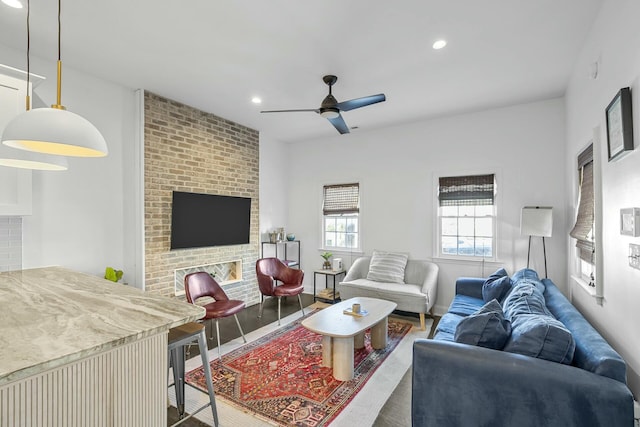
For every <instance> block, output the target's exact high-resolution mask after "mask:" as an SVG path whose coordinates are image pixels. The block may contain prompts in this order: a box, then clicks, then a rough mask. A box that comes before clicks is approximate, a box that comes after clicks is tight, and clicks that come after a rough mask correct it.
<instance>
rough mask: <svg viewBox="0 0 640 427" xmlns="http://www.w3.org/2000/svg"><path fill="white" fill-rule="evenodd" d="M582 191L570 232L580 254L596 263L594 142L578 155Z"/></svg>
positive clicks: (583, 259)
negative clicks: (594, 235)
mask: <svg viewBox="0 0 640 427" xmlns="http://www.w3.org/2000/svg"><path fill="white" fill-rule="evenodd" d="M578 174H579V180H578V182H579V184H580V192H579V196H578V200H579V202H578V214H577V215H576V224H575V225H574V226H573V229H572V230H571V232H570V233H569V234H570V235H571V237H573V238H574V239H576V247H577V248H578V256H579V257H580V259H581V260H582V261H584V262H586V263H588V264H591V265H594V264H595V241H594V238H593V234H594V233H593V232H594V210H595V201H594V189H593V144H591V145H589V146H588V147H587V148H586V149H585V150H584V151H582V152H581V153H580V154H579V155H578Z"/></svg>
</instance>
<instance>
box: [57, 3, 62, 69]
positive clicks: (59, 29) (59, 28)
mask: <svg viewBox="0 0 640 427" xmlns="http://www.w3.org/2000/svg"><path fill="white" fill-rule="evenodd" d="M61 8H62V0H58V61H60V56H61V55H60V51H61V50H62V48H61V43H60V33H61V28H62V24H61V23H60V9H61Z"/></svg>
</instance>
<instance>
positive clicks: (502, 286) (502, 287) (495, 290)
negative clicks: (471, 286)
mask: <svg viewBox="0 0 640 427" xmlns="http://www.w3.org/2000/svg"><path fill="white" fill-rule="evenodd" d="M510 290H511V277H509V276H507V274H506V272H505V275H504V276H501V277H492V276H489V277H488V278H487V280H485V282H484V284H483V285H482V299H483V300H484V301H485V302H489V301H491V300H493V299H495V300H498V302H499V303H500V302H502V301H503V300H504V299H505V297H506V296H507V294H508V293H509V291H510Z"/></svg>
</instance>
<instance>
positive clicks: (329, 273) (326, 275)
mask: <svg viewBox="0 0 640 427" xmlns="http://www.w3.org/2000/svg"><path fill="white" fill-rule="evenodd" d="M318 274H321V275H323V276H324V287H325V289H328V285H329V276H331V277H333V295H332V298H324V297H322V296H317V295H316V276H317V275H318ZM340 275H342V276H343V277H342V278H343V279H344V276H346V275H347V271H346V270H314V271H313V301H316V300H317V299H321V300H325V301H329V302H330V303H331V304H334V303H336V302H337V301H340V298H339V297H338V298H336V281H337V279H336V277H337V276H340Z"/></svg>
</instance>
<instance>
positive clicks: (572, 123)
mask: <svg viewBox="0 0 640 427" xmlns="http://www.w3.org/2000/svg"><path fill="white" fill-rule="evenodd" d="M638 16H640V3H639V2H637V1H633V0H615V1H614V0H605V1H604V3H603V6H602V9H601V11H600V14H599V16H598V18H597V20H596V22H595V24H594V26H593V28H592V30H591V32H590V34H589V36H588V39H587V40H586V42H585V45H584V47H583V51H582V53H581V55H580V58H579V60H578V61H577V63H576V66H575V69H574V72H573V75H572V77H571V80H570V84H569V87H568V90H567V94H566V105H567V141H568V142H567V153H568V155H567V160H566V165H565V168H566V170H567V177H568V179H567V194H568V196H567V199H568V200H569V201H574V200H575V197H576V196H575V194H576V188H577V185H578V184H577V182H576V181H577V172H576V156H577V154H578V152H579V151H580V150H581V149H582V148H583V147H584V146H586V145H587V143H588V142H589V140H590V139H591V137H592V133H593V129H594V128H597V127H599V137H600V140H601V141H602V144H601V147H600V148H601V150H600V152H599V153H594V156H596V155H599V156H600V159H601V162H600V164H601V165H602V169H601V172H602V190H603V191H602V192H603V194H602V202H603V212H602V214H603V216H602V218H603V241H602V245H603V246H602V248H603V264H604V266H603V267H604V268H603V270H604V271H603V292H604V301H603V304H602V306H600V305H598V304H597V303H596V300H595V299H594V298H593V297H591V296H590V295H588V294H587V293H586V292H585V291H584V290H583V289H582V288H581V287H579V286H578V285H575V284H574V285H573V289H572V290H571V291H572V292H571V293H572V299H573V303H574V304H575V305H576V306H577V307H578V309H579V310H580V311H581V312H582V313H583V314H584V315H585V317H587V319H589V321H590V322H591V323H592V324H593V325H594V326H595V327H596V328H597V329H598V330H599V331H600V333H601V334H602V335H604V337H605V338H606V339H607V340H608V341H609V342H610V343H611V344H612V345H613V346H614V347H615V349H616V350H617V351H618V352H619V353H620V354H621V355H622V357H624V359H625V360H626V362H627V367H628V370H627V377H628V382H629V385H630V388H631V389H632V391H633V393H634V395H635V397H636V399H638V398H640V330H639V329H638V325H640V309H639V305H640V271H638V270H634V269H632V268H630V267H629V265H628V258H627V256H628V248H629V243H636V244H640V238H637V237H636V238H633V237H628V236H621V235H620V232H619V227H620V222H619V215H620V209H621V208H628V207H640V153H638V150H637V148H636V150H635V151H633V152H632V153H631V154H629V155H627V156H626V157H624V158H622V159H620V160H616V161H613V162H608V161H607V146H606V141H607V139H606V132H605V131H606V122H605V108H606V107H607V105H608V104H609V102H610V101H611V99H612V98H613V97H614V95H615V94H616V93H617V92H618V90H620V88H623V87H626V86H630V87H631V91H632V98H633V121H634V126H633V127H634V129H633V131H634V132H633V133H634V137H635V140H636V143H635V146H636V147H638V142H637V141H638V140H639V139H640V116H639V114H638V112H639V111H640V104H639V99H640V96H639V95H640V32H639V31H638V26H637V18H638ZM598 60H599V61H600V66H599V73H598V77H597V79H591V78H589V73H588V70H589V68H590V65H591V64H592V63H593V62H595V61H598ZM573 208H574V206H573V204H571V205H570V208H569V209H568V213H569V215H568V218H567V225H569V224H570V223H571V221H572V220H573V219H574V218H575V210H574V209H573ZM566 245H567V247H568V250H569V251H573V247H574V245H575V240H573V239H567V242H566ZM572 266H573V261H572V260H571V259H570V260H569V261H568V267H569V268H568V270H569V272H570V271H571V268H572Z"/></svg>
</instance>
